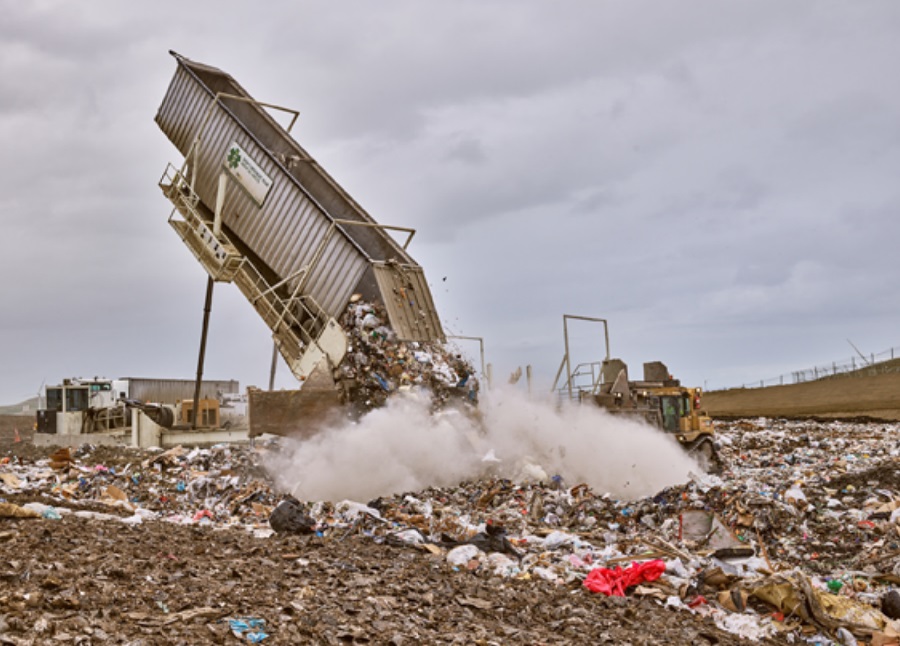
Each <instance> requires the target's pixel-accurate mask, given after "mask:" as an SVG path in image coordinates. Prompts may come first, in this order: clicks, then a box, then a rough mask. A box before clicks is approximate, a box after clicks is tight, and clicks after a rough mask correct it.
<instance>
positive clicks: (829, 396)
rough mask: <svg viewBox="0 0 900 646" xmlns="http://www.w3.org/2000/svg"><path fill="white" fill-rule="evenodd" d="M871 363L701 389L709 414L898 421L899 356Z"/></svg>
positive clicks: (704, 404)
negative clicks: (801, 377) (791, 379)
mask: <svg viewBox="0 0 900 646" xmlns="http://www.w3.org/2000/svg"><path fill="white" fill-rule="evenodd" d="M877 368H878V369H877V370H876V369H875V368H864V369H861V370H857V371H856V372H854V373H849V374H844V375H837V376H833V377H827V378H824V379H819V380H817V381H809V382H805V383H801V384H791V385H788V386H770V387H767V388H732V389H730V390H717V391H713V392H708V393H705V394H704V396H703V407H704V408H705V409H706V410H707V411H708V412H709V414H710V415H712V416H713V417H719V418H728V417H793V418H798V417H799V418H803V417H815V418H830V419H841V418H850V417H869V418H872V419H881V420H886V421H897V420H900V359H894V360H892V361H886V362H883V363H880V364H878V366H877Z"/></svg>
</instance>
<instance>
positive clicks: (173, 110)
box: [156, 53, 444, 341]
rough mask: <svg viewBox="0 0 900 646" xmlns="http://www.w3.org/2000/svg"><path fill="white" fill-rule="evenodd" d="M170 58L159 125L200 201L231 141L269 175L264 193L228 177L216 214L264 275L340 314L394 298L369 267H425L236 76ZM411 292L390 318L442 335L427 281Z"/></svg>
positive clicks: (211, 191)
mask: <svg viewBox="0 0 900 646" xmlns="http://www.w3.org/2000/svg"><path fill="white" fill-rule="evenodd" d="M173 56H175V58H176V60H177V62H178V67H177V69H176V72H175V76H174V77H173V79H172V81H171V83H170V85H169V89H168V91H167V93H166V96H165V98H164V99H163V102H162V104H161V106H160V108H159V111H158V113H157V116H156V121H157V123H158V124H159V126H160V128H161V129H162V130H163V132H165V134H166V135H167V136H168V137H169V139H170V140H171V141H172V143H173V144H175V146H176V147H177V148H178V150H179V151H181V153H182V154H183V155H185V156H186V157H188V159H187V161H188V164H189V165H190V170H191V173H192V175H191V182H192V185H193V189H194V190H195V191H196V193H197V194H198V195H199V197H200V199H201V201H202V202H203V203H204V204H205V205H206V207H207V208H208V209H209V210H210V211H212V210H213V209H214V205H215V204H216V192H217V186H218V178H219V175H220V174H221V173H222V169H223V163H224V161H225V159H226V158H227V156H228V154H229V151H230V150H233V149H234V148H235V147H237V148H239V149H241V153H242V154H243V153H246V155H247V156H249V157H250V158H251V159H252V161H253V162H254V163H255V164H256V165H257V166H258V168H259V169H260V171H261V172H262V174H264V175H265V176H266V177H265V179H268V180H270V181H271V186H270V187H268V188H267V189H266V192H265V194H264V195H263V196H262V197H261V199H260V196H259V195H256V196H253V195H251V193H250V192H249V191H247V190H243V189H242V187H241V186H240V185H238V183H237V182H229V183H228V185H227V188H226V190H225V199H224V204H225V208H224V211H223V213H222V222H223V224H224V225H225V226H226V227H227V229H228V231H229V232H230V233H232V234H233V236H234V237H235V238H237V240H238V241H239V243H240V244H242V245H246V247H247V249H248V250H249V251H251V252H252V253H253V254H254V255H255V256H256V257H257V258H258V260H259V261H260V262H261V263H263V264H264V265H265V267H264V268H263V269H262V271H263V273H265V271H268V270H271V272H272V273H273V274H274V277H275V280H276V281H282V280H283V281H286V284H287V287H288V290H289V291H292V290H295V289H297V288H298V287H299V288H300V293H302V294H304V295H306V294H308V295H309V296H311V297H312V298H313V299H315V301H316V302H317V304H318V305H319V306H320V307H321V308H322V309H323V310H324V311H325V312H327V313H328V314H329V315H330V316H338V315H339V314H340V313H341V311H342V310H343V308H344V307H345V306H346V304H347V302H348V300H349V297H350V295H351V294H352V293H353V292H357V291H358V292H361V293H362V294H363V295H364V296H365V297H367V298H372V299H374V298H377V297H381V298H382V300H386V299H387V298H389V297H390V294H389V293H388V294H385V293H384V290H385V289H386V288H392V287H393V285H388V284H386V283H383V282H382V281H380V280H379V279H378V276H377V275H376V272H375V271H374V267H375V266H380V265H387V266H399V267H403V268H404V273H405V274H406V275H410V274H411V273H419V274H421V273H422V271H421V267H419V265H418V264H417V263H416V262H415V261H414V260H413V259H412V257H411V256H410V255H409V254H408V253H407V251H406V250H405V248H404V247H403V246H401V245H399V244H398V243H397V241H396V240H394V239H393V237H392V236H391V235H389V234H388V233H387V230H386V229H388V228H389V227H383V226H380V225H378V223H377V222H376V221H375V220H374V219H373V218H372V217H371V216H370V215H369V214H368V213H367V212H366V211H365V210H364V209H363V208H362V207H361V206H360V205H359V204H357V203H356V202H355V201H354V200H353V199H352V198H351V197H350V196H349V195H348V194H347V193H346V191H344V190H343V189H342V188H341V187H340V186H339V185H338V184H337V182H335V181H334V179H333V178H331V176H330V175H328V173H327V172H325V170H324V169H322V168H321V167H320V166H319V165H318V164H317V163H316V162H315V160H314V159H312V157H311V156H310V155H309V154H308V153H307V152H306V151H305V150H304V149H303V148H302V147H301V146H300V145H299V144H298V143H297V142H296V141H294V139H293V138H292V137H291V136H290V134H289V133H288V132H287V131H285V129H284V128H283V127H282V126H281V125H280V124H279V123H278V122H277V121H275V119H273V118H272V116H271V115H270V114H269V113H268V112H267V111H266V110H265V109H264V108H263V107H262V105H260V104H259V103H257V102H256V101H254V100H253V99H252V97H250V95H249V93H247V92H246V90H244V89H243V87H241V86H240V85H239V84H238V83H237V81H235V80H234V79H233V78H232V77H231V76H230V75H228V74H227V73H225V72H223V71H222V70H219V69H217V68H214V67H211V66H208V65H204V64H202V63H197V62H194V61H190V60H188V59H186V58H184V57H182V56H180V55H178V54H175V53H173ZM304 268H306V269H307V271H306V272H305V273H304V272H302V270H303V269H304ZM394 282H396V280H395V281H394ZM408 289H410V290H412V289H415V290H417V292H418V293H417V299H416V302H417V310H416V311H410V312H408V313H407V315H406V316H405V317H403V319H402V321H393V320H392V323H394V324H395V331H396V332H397V333H398V334H399V335H400V336H401V338H407V339H410V340H422V341H431V340H443V338H444V337H443V330H442V328H441V325H440V321H439V319H438V317H437V314H436V313H435V311H434V304H433V301H432V297H431V293H430V291H429V289H428V285H427V283H426V282H425V281H424V278H422V279H419V280H414V281H410V282H409V284H408ZM423 289H424V291H421V290H423ZM410 323H412V325H410Z"/></svg>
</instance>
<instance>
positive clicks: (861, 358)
mask: <svg viewBox="0 0 900 646" xmlns="http://www.w3.org/2000/svg"><path fill="white" fill-rule="evenodd" d="M898 357H900V348H890V349H888V350H885V351H884V352H879V353H878V354H870V355H868V356H866V355H858V356H855V357H850V358H849V359H843V360H841V361H833V362H831V363H830V364H824V365H819V366H813V367H812V368H808V369H806V370H796V371H794V372H791V373H790V374H786V375H778V376H777V377H772V378H771V379H760V380H759V381H752V382H750V383H746V384H741V385H740V386H737V387H738V388H764V387H766V386H783V385H785V384H800V383H804V382H806V381H815V380H816V379H822V378H824V377H834V376H837V375H845V376H850V375H856V376H864V375H877V374H880V373H885V372H900V366H896V365H894V364H891V363H889V362H890V361H891V360H892V359H895V358H898Z"/></svg>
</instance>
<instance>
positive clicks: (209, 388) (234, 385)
mask: <svg viewBox="0 0 900 646" xmlns="http://www.w3.org/2000/svg"><path fill="white" fill-rule="evenodd" d="M123 379H125V380H127V381H128V396H129V397H131V398H132V399H139V400H141V401H144V402H153V403H156V404H173V405H174V404H177V403H178V402H180V401H183V400H185V399H191V400H192V399H194V388H195V386H196V384H197V382H196V381H194V380H193V379H149V378H144V377H123ZM239 392H240V383H239V382H237V381H235V380H234V379H229V380H221V381H216V380H208V379H204V380H203V381H202V382H201V384H200V398H201V399H218V398H219V396H220V395H222V394H228V395H235V394H238V393H239Z"/></svg>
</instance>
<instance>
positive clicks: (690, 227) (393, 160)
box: [0, 0, 900, 404]
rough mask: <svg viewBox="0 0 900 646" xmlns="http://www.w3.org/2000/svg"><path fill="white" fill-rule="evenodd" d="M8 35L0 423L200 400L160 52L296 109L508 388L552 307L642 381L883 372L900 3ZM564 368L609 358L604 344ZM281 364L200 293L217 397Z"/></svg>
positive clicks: (235, 12) (892, 293)
mask: <svg viewBox="0 0 900 646" xmlns="http://www.w3.org/2000/svg"><path fill="white" fill-rule="evenodd" d="M0 12H2V16H3V18H2V20H0V136H2V142H3V150H4V154H3V155H2V156H0V218H2V219H0V222H2V226H3V229H2V230H3V241H4V242H3V251H2V254H0V272H2V274H0V275H2V278H0V304H2V305H0V307H2V310H0V311H2V316H0V358H2V366H3V368H2V371H0V403H4V404H7V403H15V402H18V401H22V400H24V399H26V398H28V397H31V396H33V395H35V394H36V393H37V392H38V390H39V388H40V387H41V385H42V384H43V383H44V382H47V383H57V382H59V381H60V380H62V379H63V378H65V377H71V376H93V375H103V376H108V377H122V376H144V377H164V378H193V377H194V376H195V374H196V369H197V353H198V349H199V340H200V328H201V322H202V315H203V298H204V290H205V286H206V274H205V273H204V272H203V270H202V269H201V267H200V266H199V264H197V263H196V262H195V261H194V259H193V256H192V255H191V254H190V252H189V251H188V250H187V248H186V247H185V246H184V245H183V244H182V243H181V242H180V240H179V239H178V237H177V236H176V234H175V233H174V231H173V230H172V229H171V227H169V225H168V224H167V222H166V219H167V217H168V216H169V213H170V211H171V206H170V204H169V202H168V201H167V200H166V199H165V198H164V197H163V195H162V193H161V191H160V190H159V189H158V187H157V182H158V180H159V179H160V177H161V175H162V173H163V171H164V169H165V167H166V164H167V163H169V162H173V163H175V164H176V165H178V164H180V163H181V161H182V160H181V157H180V155H179V153H178V152H177V151H176V150H175V149H174V147H173V146H172V145H171V144H170V143H169V141H168V139H167V138H166V136H165V135H164V134H163V133H162V131H160V130H159V129H158V127H157V126H156V124H155V122H154V120H153V118H154V115H155V114H156V110H157V108H158V107H159V105H160V102H161V100H162V98H163V96H164V94H165V92H166V88H167V86H168V83H169V80H170V79H171V77H172V75H173V73H174V71H175V67H176V64H175V61H174V59H173V58H172V57H171V56H170V55H169V54H168V51H169V50H170V49H171V50H175V51H177V52H178V53H180V54H182V55H184V56H186V57H188V58H190V59H193V60H196V61H200V62H203V63H207V64H210V65H213V66H215V67H219V68H221V69H223V70H225V71H226V72H228V73H230V74H231V75H232V76H234V77H235V78H236V79H237V80H238V82H239V83H241V84H242V85H243V86H244V87H245V88H246V89H247V90H248V91H249V92H250V93H251V94H252V95H253V96H254V97H255V98H256V99H258V100H260V101H265V102H270V103H275V104H279V105H284V106H287V107H291V108H295V109H297V110H299V111H300V113H301V117H300V120H299V122H298V124H297V125H296V126H295V128H294V131H293V132H294V135H295V137H296V139H297V140H298V141H299V143H300V144H301V145H302V146H304V147H305V148H306V149H307V150H308V151H309V152H310V153H311V154H312V155H313V156H314V157H316V158H317V159H318V161H319V162H320V163H321V164H322V166H323V167H324V168H325V169H326V170H327V171H328V172H329V173H330V174H331V175H332V176H333V177H334V178H335V179H336V180H337V181H338V182H339V183H340V184H341V185H342V186H343V187H344V188H345V189H346V190H347V191H348V192H349V193H350V194H351V195H352V196H354V197H355V198H356V200H357V201H358V202H360V203H361V204H362V205H363V206H364V207H365V208H366V210H368V211H369V213H370V214H371V215H372V216H373V217H375V219H376V220H378V221H379V222H381V223H382V224H390V225H398V226H404V227H413V228H415V229H416V230H417V235H416V237H415V238H414V240H413V242H412V245H411V247H410V251H411V253H412V255H413V256H414V257H415V258H416V260H417V261H418V262H419V263H420V264H421V265H423V267H424V268H425V273H426V276H427V277H428V279H429V282H430V283H431V285H432V289H433V292H434V296H435V300H436V304H437V307H438V310H439V314H440V316H441V318H442V320H443V322H444V326H445V329H446V331H447V332H448V333H450V334H457V335H466V336H477V337H483V339H484V343H485V351H486V358H487V361H488V362H490V363H492V364H493V366H494V374H495V378H498V379H505V376H506V375H508V374H509V373H510V372H511V371H512V370H514V369H515V367H516V366H519V365H522V366H524V365H526V364H531V365H533V366H534V374H535V379H536V385H537V386H539V387H546V386H548V385H549V382H550V381H551V380H552V378H553V376H554V374H555V372H556V369H557V367H558V365H559V362H560V360H561V358H562V354H563V334H562V315H563V314H565V313H568V314H578V315H585V316H594V317H602V318H605V319H607V320H608V321H609V332H610V340H611V345H612V354H613V355H615V356H619V357H621V358H623V359H624V360H625V361H627V362H628V363H629V365H630V366H631V370H632V375H633V376H636V377H639V376H640V374H639V373H640V366H641V364H642V363H643V362H644V361H651V360H657V359H658V360H662V361H665V362H666V363H667V364H668V365H669V368H670V370H671V371H672V372H673V373H675V375H676V376H679V377H681V378H682V379H683V380H684V381H687V382H691V383H692V384H696V385H704V384H705V385H707V387H708V388H715V387H725V386H733V385H740V384H741V383H744V382H751V381H754V380H760V379H768V378H771V377H775V376H777V375H779V374H782V373H790V372H791V371H793V370H799V369H803V368H807V367H812V366H813V365H816V364H823V363H829V362H831V361H833V360H840V359H842V358H848V359H849V357H850V356H851V355H853V354H854V352H853V349H852V348H851V347H850V345H849V344H848V343H847V341H848V339H849V340H851V341H852V342H853V343H854V344H856V346H857V347H859V348H860V349H861V350H862V351H863V352H865V353H867V354H868V353H878V352H882V351H884V350H887V349H889V348H891V347H893V346H900V328H898V325H897V323H898V321H900V298H898V297H897V294H896V289H897V284H898V276H900V267H898V253H897V250H896V249H897V243H898V240H900V218H898V215H900V172H898V171H900V118H898V117H900V83H898V82H897V72H898V63H900V38H898V34H900V3H898V2H896V1H895V0H884V1H874V0H873V1H867V0H861V1H853V2H850V1H841V2H834V1H828V0H817V1H815V2H813V1H795V2H785V1H784V0H773V1H765V0H752V1H751V0H747V1H733V2H727V3H725V2H721V1H719V0H709V1H700V0H697V1H694V0H685V1H679V2H673V1H670V0H652V1H650V0H648V1H641V0H627V1H625V0H620V1H617V2H612V1H603V0H595V1H590V2H588V1H584V2H578V1H572V2H565V3H548V2H538V1H531V0H508V1H504V0H496V1H490V0H478V1H460V2H425V1H423V0H409V1H406V2H403V1H390V0H388V1H384V2H377V3H376V2H370V1H364V0H360V1H356V2H334V1H330V2H325V1H321V2H319V1H315V2H314V1H297V0H292V1H281V2H279V1H274V2H273V1H268V2H266V3H249V2H231V1H223V0H218V1H215V2H168V1H157V2H153V3H133V2H127V3H126V2H117V1H112V0H110V1H106V2H102V1H90V0H83V1H81V2H77V3H76V2H62V1H55V2H54V1H33V2H21V1H13V0H0ZM588 344H593V348H589V347H588ZM573 346H575V347H576V351H577V353H578V354H577V356H575V357H574V359H575V360H576V361H577V360H592V359H599V358H601V356H602V353H603V347H602V329H601V328H600V327H599V326H596V325H594V326H591V325H587V324H582V325H578V326H575V327H573ZM271 348H272V344H271V339H270V336H269V333H268V330H267V328H266V327H265V325H263V323H262V322H261V320H259V319H258V317H257V315H256V313H255V312H254V311H253V310H252V309H251V307H250V306H249V305H248V304H247V303H246V302H245V301H244V299H243V297H242V296H241V295H240V293H239V292H238V290H237V288H236V287H235V286H234V285H227V284H220V285H217V288H216V291H215V295H214V301H213V309H212V319H211V328H210V337H209V342H208V346H207V361H206V367H205V376H206V377H208V378H212V379H238V380H240V382H241V385H242V386H247V385H251V384H255V385H259V386H263V387H265V386H266V385H267V384H268V374H269V365H270V359H271ZM464 348H465V349H466V350H467V351H469V352H471V354H472V355H473V356H474V357H477V355H478V351H477V345H476V344H472V343H468V344H466V345H464ZM276 385H277V387H295V386H296V382H295V381H294V379H293V377H292V376H291V375H290V373H289V371H288V370H287V368H286V366H285V365H284V364H283V363H282V364H281V365H280V366H279V369H278V379H277V382H276Z"/></svg>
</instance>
